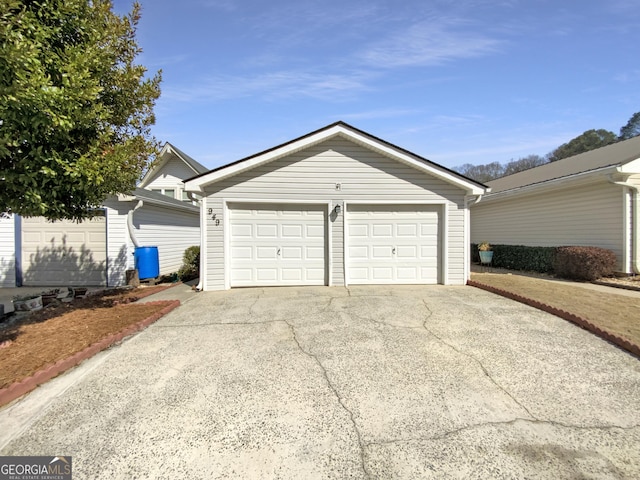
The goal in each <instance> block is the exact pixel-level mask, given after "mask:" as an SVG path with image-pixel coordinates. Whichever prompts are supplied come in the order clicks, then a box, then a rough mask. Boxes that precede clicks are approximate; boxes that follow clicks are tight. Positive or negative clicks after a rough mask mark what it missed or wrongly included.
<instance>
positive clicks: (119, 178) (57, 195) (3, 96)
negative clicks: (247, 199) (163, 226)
mask: <svg viewBox="0 0 640 480" xmlns="http://www.w3.org/2000/svg"><path fill="white" fill-rule="evenodd" d="M0 7H1V8H0V202H2V204H1V205H0V209H2V210H0V213H3V212H4V213H18V214H20V215H25V216H36V215H43V216H45V217H46V218H48V219H50V220H55V219H61V218H70V219H75V220H81V219H83V218H87V217H89V216H91V210H90V209H92V208H95V207H99V206H100V205H101V204H102V202H103V201H104V199H105V198H106V196H107V195H110V194H117V193H129V192H130V191H131V190H132V189H133V188H134V187H135V184H136V182H137V181H138V180H139V179H140V177H141V175H142V173H143V171H144V169H145V168H146V167H147V165H148V163H149V161H150V160H151V159H152V158H153V156H154V155H155V154H156V153H157V151H158V142H157V141H156V140H155V139H154V138H153V137H152V136H151V133H150V128H151V125H153V123H154V122H155V118H154V115H153V107H154V105H155V101H156V100H157V98H158V97H159V95H160V80H161V72H157V73H156V74H155V75H154V76H153V77H151V78H147V77H146V76H145V72H146V69H145V68H144V67H143V66H141V65H137V64H135V63H134V60H135V57H136V56H137V55H138V54H139V53H140V51H141V50H140V48H139V47H138V45H137V43H136V40H135V32H136V26H137V24H138V20H139V18H140V6H139V5H138V4H137V3H134V5H133V9H132V11H131V13H129V14H128V15H125V16H122V17H120V16H118V15H116V14H115V13H113V11H112V8H113V5H112V3H111V1H109V0H41V1H38V2H34V1H30V0H0Z"/></svg>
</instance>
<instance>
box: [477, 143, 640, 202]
mask: <svg viewBox="0 0 640 480" xmlns="http://www.w3.org/2000/svg"><path fill="white" fill-rule="evenodd" d="M638 159H640V136H638V137H634V138H631V139H629V140H624V141H622V142H617V143H614V144H612V145H607V146H606V147H601V148H597V149H595V150H591V151H589V152H585V153H581V154H579V155H574V156H573V157H568V158H563V159H562V160H557V161H555V162H550V163H545V164H544V165H540V166H538V167H534V168H530V169H529V170H524V171H522V172H518V173H514V174H513V175H508V176H506V177H502V178H497V179H496V180H491V181H490V182H487V185H488V186H490V187H491V193H492V194H496V193H499V192H504V191H507V190H514V189H518V188H522V187H527V186H532V185H535V184H539V183H544V182H548V181H551V180H556V179H560V178H566V177H571V176H573V175H578V174H585V173H587V172H596V171H599V170H602V169H606V168H607V167H622V166H624V165H628V164H630V163H631V162H633V161H636V160H638Z"/></svg>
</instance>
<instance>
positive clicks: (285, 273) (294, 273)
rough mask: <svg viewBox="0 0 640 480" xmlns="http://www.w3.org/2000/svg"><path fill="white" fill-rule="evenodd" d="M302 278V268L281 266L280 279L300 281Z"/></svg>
mask: <svg viewBox="0 0 640 480" xmlns="http://www.w3.org/2000/svg"><path fill="white" fill-rule="evenodd" d="M302 278H303V272H302V268H283V269H282V280H284V281H285V282H300V281H302Z"/></svg>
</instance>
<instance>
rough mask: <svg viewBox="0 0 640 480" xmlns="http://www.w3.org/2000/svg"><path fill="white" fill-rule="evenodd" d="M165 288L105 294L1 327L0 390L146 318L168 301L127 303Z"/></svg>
mask: <svg viewBox="0 0 640 480" xmlns="http://www.w3.org/2000/svg"><path fill="white" fill-rule="evenodd" d="M165 288H166V287H164V286H158V287H145V288H137V289H135V290H131V291H127V292H113V291H112V292H105V293H104V294H101V295H94V296H89V297H87V298H84V299H76V300H74V301H73V302H71V303H62V304H59V305H57V306H55V307H48V308H45V309H43V310H40V311H37V312H32V313H30V314H29V315H26V316H23V317H19V318H15V319H13V320H11V319H9V321H7V322H4V323H0V388H5V387H8V386H9V385H11V384H12V383H14V382H17V381H20V380H23V379H25V378H27V377H29V376H31V375H33V374H34V373H35V372H37V371H38V370H41V369H43V368H44V367H46V366H48V365H51V364H54V363H56V362H57V361H59V360H62V359H65V358H67V357H69V356H71V355H73V354H74V353H77V352H79V351H81V350H83V349H84V348H86V347H88V346H90V345H92V344H94V343H96V342H98V341H99V340H101V339H103V338H104V337H106V336H108V335H111V334H115V333H118V332H119V331H121V330H124V329H125V328H126V327H128V326H129V325H133V324H135V323H138V322H140V321H141V320H144V319H145V318H147V317H149V316H150V315H152V314H154V313H156V312H158V311H159V310H161V309H163V308H164V307H165V306H167V305H168V304H169V303H170V302H162V303H156V302H154V304H145V303H130V302H133V301H135V300H137V299H139V298H141V297H143V296H147V295H149V294H151V293H155V292H157V291H160V290H164V289H165Z"/></svg>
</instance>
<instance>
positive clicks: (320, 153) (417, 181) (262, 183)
mask: <svg viewBox="0 0 640 480" xmlns="http://www.w3.org/2000/svg"><path fill="white" fill-rule="evenodd" d="M336 184H340V189H339V190H337V189H336ZM464 194H465V192H464V190H462V189H460V188H459V187H457V186H454V185H452V184H449V183H446V182H444V181H442V180H440V179H437V178H435V177H432V176H431V175H428V174H425V173H424V172H420V171H418V170H416V169H415V168H413V167H410V166H408V165H405V164H402V163H399V162H398V161H397V160H394V159H391V158H388V157H386V156H383V155H382V154H379V153H377V152H374V151H373V150H370V149H368V148H364V147H361V146H360V145H357V144H356V143H354V142H353V141H350V140H347V139H344V138H339V137H338V138H333V139H331V140H328V141H325V142H323V143H320V144H318V145H315V146H312V147H309V148H307V149H305V150H302V151H300V152H297V153H294V154H291V155H289V156H287V157H284V158H282V159H279V160H274V161H273V162H270V163H267V164H265V165H262V166H259V167H256V168H253V169H251V170H249V171H246V172H242V173H238V174H236V175H234V176H232V177H230V178H227V179H222V180H220V181H218V182H216V183H215V184H213V185H211V186H210V187H208V189H207V190H206V193H205V195H206V196H207V197H208V198H207V207H208V208H211V209H212V212H213V213H216V214H218V217H217V218H219V219H221V223H220V225H219V226H218V227H215V226H213V225H212V221H211V220H210V219H208V220H207V226H206V227H205V228H207V250H208V251H207V262H208V265H207V272H208V273H207V275H208V277H207V285H206V286H205V288H206V289H211V290H216V289H222V288H225V285H224V272H223V266H224V261H223V258H224V255H225V254H226V252H224V251H223V249H224V233H223V231H222V230H223V225H224V222H222V215H223V212H222V208H223V199H224V200H226V201H233V200H234V199H241V200H243V201H248V200H250V199H260V200H269V199H273V200H287V201H292V202H293V201H296V200H298V201H315V202H325V203H329V202H332V204H333V205H335V203H336V202H342V201H346V202H347V203H348V202H349V201H354V200H355V201H358V202H366V201H371V202H378V203H382V202H389V203H411V202H415V203H428V202H433V203H439V204H442V203H443V202H444V203H445V204H446V205H447V207H446V209H447V212H446V217H447V224H448V229H447V232H448V233H447V234H446V238H444V239H443V241H444V242H446V245H447V252H448V262H447V265H448V267H447V268H448V271H447V272H445V274H444V275H443V278H446V279H447V280H448V283H450V284H464V283H465V278H464V271H465V268H464V259H463V251H464V235H463V231H464ZM343 219H344V209H343V211H342V212H341V213H340V214H339V215H338V216H337V217H336V216H335V215H333V214H332V215H331V216H330V219H329V221H330V222H331V229H330V231H331V233H332V248H333V250H332V252H331V253H332V262H331V263H332V271H331V272H329V274H330V275H331V276H332V279H333V284H335V285H340V284H342V283H343V281H344V280H343V279H344V272H343V266H344V265H343V264H344V260H343V258H341V256H342V255H343V252H342V251H341V250H340V249H341V248H342V247H341V245H342V243H343V241H344V233H343V231H342V228H343V227H342V222H343Z"/></svg>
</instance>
